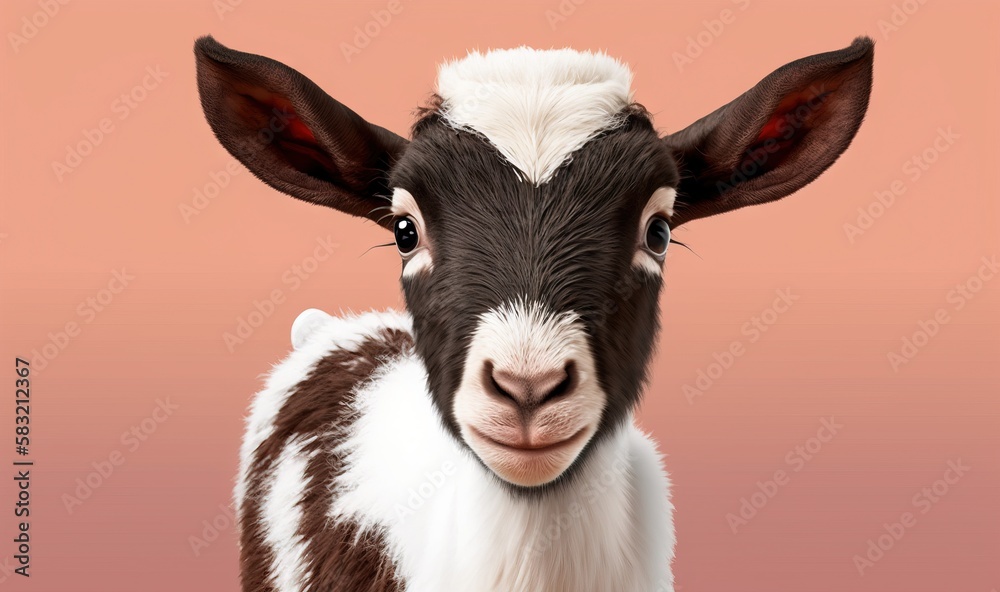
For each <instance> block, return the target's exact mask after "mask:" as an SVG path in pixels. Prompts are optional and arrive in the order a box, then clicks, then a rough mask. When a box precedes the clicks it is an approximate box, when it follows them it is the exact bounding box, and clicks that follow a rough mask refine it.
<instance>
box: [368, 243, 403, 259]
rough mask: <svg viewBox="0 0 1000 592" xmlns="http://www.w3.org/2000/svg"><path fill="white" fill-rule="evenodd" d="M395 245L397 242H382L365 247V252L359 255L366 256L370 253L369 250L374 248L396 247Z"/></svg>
mask: <svg viewBox="0 0 1000 592" xmlns="http://www.w3.org/2000/svg"><path fill="white" fill-rule="evenodd" d="M394 246H396V243H384V244H381V245H372V246H370V247H368V248H367V249H365V252H364V253H361V255H359V257H364V256H365V255H367V254H368V251H371V250H372V249H379V248H381V247H394Z"/></svg>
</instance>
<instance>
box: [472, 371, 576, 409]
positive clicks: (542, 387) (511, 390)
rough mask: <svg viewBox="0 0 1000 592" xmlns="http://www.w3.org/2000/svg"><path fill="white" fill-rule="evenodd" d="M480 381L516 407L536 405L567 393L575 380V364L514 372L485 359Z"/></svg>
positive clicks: (571, 388)
mask: <svg viewBox="0 0 1000 592" xmlns="http://www.w3.org/2000/svg"><path fill="white" fill-rule="evenodd" d="M483 371H484V374H485V375H484V376H483V383H484V384H485V385H487V388H488V389H489V390H490V391H491V392H492V394H494V395H495V396H498V397H501V398H504V399H509V400H511V401H513V402H514V403H515V404H517V405H518V406H519V407H536V406H539V405H542V404H544V403H548V402H550V401H554V400H556V399H558V398H560V397H564V396H566V395H568V394H569V393H570V392H572V391H573V389H574V388H575V387H576V384H577V382H578V378H577V374H578V373H577V371H576V365H575V364H574V363H573V362H568V363H567V364H566V365H565V367H563V368H560V369H554V370H545V371H533V372H514V371H510V370H505V369H503V368H495V367H494V366H493V364H492V363H491V362H486V364H485V367H484V369H483Z"/></svg>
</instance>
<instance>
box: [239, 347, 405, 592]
mask: <svg viewBox="0 0 1000 592" xmlns="http://www.w3.org/2000/svg"><path fill="white" fill-rule="evenodd" d="M412 347H413V341H412V337H411V336H410V335H409V334H408V333H406V332H403V331H399V330H395V329H392V330H390V329H383V330H382V332H381V334H380V335H379V336H378V337H375V338H371V339H368V340H366V341H364V342H362V343H361V344H360V345H359V346H358V348H357V349H356V350H354V351H340V350H338V351H334V352H331V353H330V354H329V355H327V356H326V357H325V358H323V359H322V360H320V361H319V362H318V363H317V364H316V367H315V369H314V370H313V372H312V373H311V374H310V375H309V376H308V377H306V378H305V379H304V380H303V381H302V382H300V383H299V384H298V385H296V387H295V389H294V391H293V392H292V393H291V394H290V395H289V397H288V399H287V401H286V402H285V404H284V406H283V407H282V408H281V410H280V411H279V412H278V415H277V416H276V418H275V422H274V431H273V432H272V433H271V435H270V436H269V437H268V438H267V439H266V440H265V441H264V442H263V443H262V444H261V445H260V446H259V447H258V448H257V450H256V451H255V452H254V459H253V463H252V468H251V469H250V473H249V483H248V484H247V494H246V498H245V501H244V503H243V508H242V509H241V511H240V522H241V524H240V531H241V535H240V539H241V553H240V567H241V574H242V575H241V577H242V582H243V590H244V591H245V592H274V587H273V586H272V585H271V584H270V582H269V578H270V574H271V568H272V565H273V562H274V558H273V556H272V553H271V551H270V549H269V548H268V546H267V545H266V543H265V542H264V528H263V524H261V522H260V518H261V515H260V513H261V508H260V505H261V503H262V501H263V495H264V487H265V482H266V480H267V477H268V476H269V475H270V474H271V473H272V471H273V469H274V466H273V465H274V463H275V462H276V461H277V459H278V456H279V455H280V454H281V450H282V449H283V448H284V447H285V446H286V445H287V444H288V442H289V440H291V439H292V438H302V439H305V438H310V437H315V439H313V440H311V441H310V442H309V443H308V444H306V445H305V446H304V448H303V453H304V454H309V453H310V452H313V451H317V454H315V455H314V456H313V457H312V458H311V459H310V460H309V463H308V465H307V467H306V479H307V481H308V487H307V489H306V491H305V494H304V495H303V497H302V500H301V501H300V508H301V510H302V515H303V519H302V524H301V526H300V530H299V534H300V535H301V536H302V538H303V540H304V541H305V543H306V556H305V560H306V570H307V573H308V585H307V586H306V588H305V589H306V590H308V591H310V592H320V591H323V592H336V591H343V592H399V591H401V590H402V589H403V584H402V582H399V581H398V580H397V578H396V577H395V569H394V566H393V565H392V563H391V561H390V560H389V558H388V556H387V554H386V550H385V547H386V543H385V541H384V539H383V537H382V536H381V535H366V536H364V537H362V538H360V539H359V540H356V539H357V534H358V529H357V525H355V524H352V523H337V524H333V523H331V522H330V521H329V520H328V518H327V511H328V510H329V508H330V504H331V501H332V500H331V498H330V491H331V485H332V484H333V481H334V479H335V478H336V477H337V475H339V474H340V472H341V471H342V470H343V461H342V459H340V458H337V457H336V456H335V455H333V450H334V449H335V448H336V446H337V445H338V444H339V443H340V439H341V438H342V437H343V434H345V433H346V432H347V428H348V427H349V425H350V422H351V421H352V418H351V417H350V413H351V409H350V404H351V401H352V397H353V396H354V393H355V391H356V390H357V387H359V386H360V385H362V384H363V383H365V382H366V381H368V380H369V379H370V378H371V377H372V375H373V373H374V372H375V371H376V370H377V369H378V368H379V367H380V366H381V365H383V364H385V363H386V362H387V361H390V360H392V359H395V358H398V357H399V356H401V355H403V354H405V353H407V352H408V351H410V350H411V349H412Z"/></svg>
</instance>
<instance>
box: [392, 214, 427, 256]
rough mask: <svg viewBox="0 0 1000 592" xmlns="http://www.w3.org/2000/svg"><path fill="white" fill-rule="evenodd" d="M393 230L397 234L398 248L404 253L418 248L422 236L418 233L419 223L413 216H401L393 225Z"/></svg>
mask: <svg viewBox="0 0 1000 592" xmlns="http://www.w3.org/2000/svg"><path fill="white" fill-rule="evenodd" d="M392 231H393V233H394V234H395V235H396V248H398V249H399V252H400V253H403V254H404V255H405V254H406V253H409V252H410V251H412V250H413V249H415V248H417V243H419V242H420V236H419V235H418V234H417V225H416V224H414V222H413V219H412V218H407V217H403V218H399V219H397V220H396V222H395V223H393V225H392Z"/></svg>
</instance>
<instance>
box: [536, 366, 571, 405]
mask: <svg viewBox="0 0 1000 592" xmlns="http://www.w3.org/2000/svg"><path fill="white" fill-rule="evenodd" d="M563 372H564V376H563V379H562V380H560V381H559V383H558V384H556V385H555V386H554V387H552V389H551V390H550V391H549V392H547V393H538V395H539V399H540V400H539V405H541V404H543V403H548V402H551V401H555V400H556V399H558V398H560V397H563V396H565V395H567V394H569V393H570V392H571V391H572V390H573V389H574V388H575V387H576V383H577V378H576V374H577V372H576V364H574V363H573V362H567V363H566V368H565V369H564V370H563Z"/></svg>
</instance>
